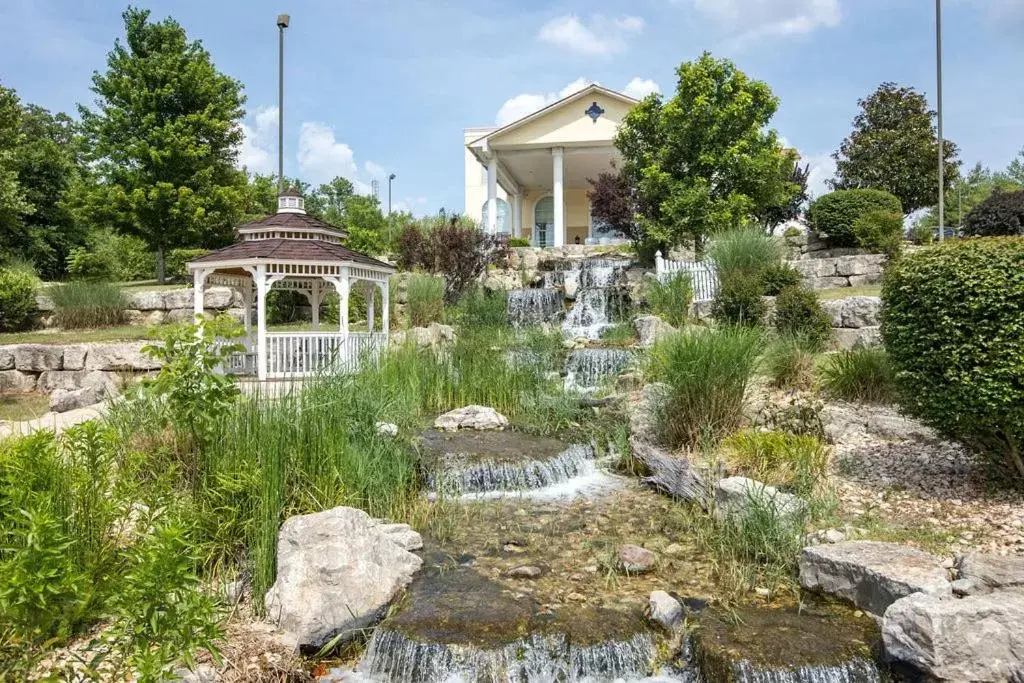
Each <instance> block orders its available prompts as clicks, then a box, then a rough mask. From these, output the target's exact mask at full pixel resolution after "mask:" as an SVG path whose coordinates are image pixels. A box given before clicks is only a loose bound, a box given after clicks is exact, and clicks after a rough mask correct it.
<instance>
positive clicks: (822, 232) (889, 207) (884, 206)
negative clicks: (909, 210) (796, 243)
mask: <svg viewBox="0 0 1024 683" xmlns="http://www.w3.org/2000/svg"><path fill="white" fill-rule="evenodd" d="M871 211H889V212H892V213H898V214H900V215H901V216H902V215H903V206H902V205H901V204H900V200H899V199H897V198H896V197H894V196H893V195H891V194H889V193H888V192H885V191H883V190H836V191H835V192H830V193H829V194H826V195H824V196H822V197H819V198H818V199H816V200H815V201H814V202H813V203H812V204H811V206H810V207H809V208H808V209H807V219H808V220H809V221H810V223H811V228H812V229H813V230H814V233H815V234H816V235H817V236H818V237H820V238H821V239H822V240H824V241H825V242H826V243H827V244H828V245H829V246H833V247H854V246H857V238H856V237H855V236H854V232H853V225H854V223H856V222H857V219H858V218H860V217H861V216H863V215H864V214H867V213H869V212H871Z"/></svg>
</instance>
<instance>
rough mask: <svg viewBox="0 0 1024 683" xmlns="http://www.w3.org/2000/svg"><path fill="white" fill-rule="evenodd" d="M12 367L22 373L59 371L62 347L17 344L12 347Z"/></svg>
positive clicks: (62, 365)
mask: <svg viewBox="0 0 1024 683" xmlns="http://www.w3.org/2000/svg"><path fill="white" fill-rule="evenodd" d="M14 367H15V368H17V369H18V370H21V371H22V372H42V371H43V370H61V369H62V368H63V367H64V347H63V346H54V345H51V344H19V345H17V346H15V347H14Z"/></svg>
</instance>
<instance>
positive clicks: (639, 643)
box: [359, 627, 654, 683]
mask: <svg viewBox="0 0 1024 683" xmlns="http://www.w3.org/2000/svg"><path fill="white" fill-rule="evenodd" d="M653 655H654V646H653V643H652V640H651V637H650V635H649V634H646V633H637V634H636V635H634V636H633V637H632V638H630V639H628V640H624V641H612V642H605V643H599V644H596V645H588V646H582V645H576V644H574V643H573V642H571V641H570V640H569V638H567V637H566V636H564V635H551V636H545V635H531V636H528V637H526V638H522V639H520V640H517V641H514V642H512V643H509V644H507V645H504V646H501V647H498V648H496V649H492V650H484V649H477V648H474V647H471V646H463V645H447V644H444V643H425V642H420V641H418V640H415V639H413V638H410V637H408V636H406V635H404V634H402V633H400V632H398V631H394V630H391V629H388V628H386V627H380V628H378V629H377V630H376V631H375V632H374V634H373V638H372V639H371V640H370V644H369V646H368V647H367V649H366V652H365V653H364V654H363V657H362V659H361V660H360V662H359V669H360V671H362V672H363V673H365V674H368V675H369V676H371V677H373V678H374V679H375V680H382V681H396V682H397V681H402V682H403V683H406V682H407V683H442V682H444V683H463V682H465V683H477V682H480V683H506V682H508V683H512V682H515V683H518V682H519V681H540V682H548V681H567V682H573V681H610V680H615V679H623V678H627V679H636V678H639V677H642V676H646V675H648V674H649V673H650V670H651V660H652V658H653Z"/></svg>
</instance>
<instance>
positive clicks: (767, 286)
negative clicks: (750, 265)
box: [761, 263, 804, 296]
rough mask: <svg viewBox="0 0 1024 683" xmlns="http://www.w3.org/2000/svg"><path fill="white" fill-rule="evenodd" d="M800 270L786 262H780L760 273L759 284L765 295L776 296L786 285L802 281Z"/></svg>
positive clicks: (798, 283) (797, 283)
mask: <svg viewBox="0 0 1024 683" xmlns="http://www.w3.org/2000/svg"><path fill="white" fill-rule="evenodd" d="M803 281H804V280H803V276H801V275H800V271H799V270H797V269H796V268H794V267H793V266H791V265H789V264H788V263H780V264H778V265H774V266H772V267H771V268H768V269H767V270H765V271H764V272H762V273H761V286H762V288H763V289H764V293H765V295H766V296H778V295H779V292H781V291H782V290H783V289H785V288H786V287H793V286H795V285H800V284H802V283H803Z"/></svg>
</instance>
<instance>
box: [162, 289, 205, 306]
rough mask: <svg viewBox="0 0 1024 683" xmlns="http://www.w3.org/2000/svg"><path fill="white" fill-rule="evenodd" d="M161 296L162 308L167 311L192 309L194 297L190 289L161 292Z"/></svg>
mask: <svg viewBox="0 0 1024 683" xmlns="http://www.w3.org/2000/svg"><path fill="white" fill-rule="evenodd" d="M163 295H164V308H166V309H168V310H174V309H175V308H187V309H189V310H191V309H192V305H193V304H192V302H193V300H194V297H193V295H192V290H191V289H168V290H165V291H164V292H163ZM204 303H205V301H204Z"/></svg>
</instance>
